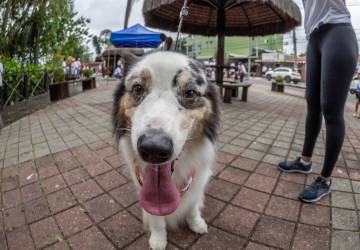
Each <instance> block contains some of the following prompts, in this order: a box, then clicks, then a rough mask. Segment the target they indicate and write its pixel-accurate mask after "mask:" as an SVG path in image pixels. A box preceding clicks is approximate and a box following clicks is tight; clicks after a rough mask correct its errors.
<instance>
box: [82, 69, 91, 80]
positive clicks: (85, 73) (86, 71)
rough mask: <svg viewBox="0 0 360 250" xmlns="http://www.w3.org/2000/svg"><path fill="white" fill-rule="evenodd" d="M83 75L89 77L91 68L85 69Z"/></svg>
mask: <svg viewBox="0 0 360 250" xmlns="http://www.w3.org/2000/svg"><path fill="white" fill-rule="evenodd" d="M83 75H84V76H85V77H87V78H89V77H91V76H92V75H93V71H92V70H91V69H85V70H84V71H83Z"/></svg>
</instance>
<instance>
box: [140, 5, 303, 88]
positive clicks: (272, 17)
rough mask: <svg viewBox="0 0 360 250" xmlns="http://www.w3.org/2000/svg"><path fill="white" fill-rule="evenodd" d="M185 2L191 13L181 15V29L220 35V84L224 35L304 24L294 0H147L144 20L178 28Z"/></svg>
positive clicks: (281, 30) (260, 32) (252, 33)
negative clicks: (181, 16)
mask: <svg viewBox="0 0 360 250" xmlns="http://www.w3.org/2000/svg"><path fill="white" fill-rule="evenodd" d="M184 3H187V6H188V12H189V14H188V15H187V16H185V17H184V18H183V19H182V25H181V26H180V27H181V32H183V33H189V34H197V35H207V36H215V35H217V36H218V50H217V71H216V81H217V83H218V84H220V85H221V84H222V81H223V66H224V45H225V44H224V43H225V41H224V37H225V36H234V35H239V36H241V35H243V36H264V35H269V34H276V33H285V32H288V31H290V30H291V29H292V28H294V27H295V26H297V25H300V24H301V12H300V9H299V7H298V6H297V5H296V4H295V3H294V2H293V1H292V0H146V1H144V6H143V14H144V17H145V24H146V25H147V26H150V27H153V28H159V29H164V30H169V31H177V30H178V28H179V21H180V20H179V19H180V15H179V14H180V13H181V10H182V8H183V5H184Z"/></svg>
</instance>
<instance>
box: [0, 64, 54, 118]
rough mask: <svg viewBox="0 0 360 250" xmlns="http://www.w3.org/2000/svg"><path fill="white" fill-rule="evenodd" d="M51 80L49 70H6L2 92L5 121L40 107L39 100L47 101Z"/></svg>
mask: <svg viewBox="0 0 360 250" xmlns="http://www.w3.org/2000/svg"><path fill="white" fill-rule="evenodd" d="M50 82H51V79H50V73H49V71H47V70H34V71H27V72H5V74H4V75H3V86H2V89H1V93H0V111H1V115H2V118H3V122H5V123H7V122H12V121H14V120H16V119H19V117H22V116H24V115H27V114H29V113H32V112H34V111H35V110H36V109H38V107H39V105H38V102H47V101H48V99H49V98H48V90H49V84H50ZM34 107H36V108H35V110H34ZM15 116H16V117H15Z"/></svg>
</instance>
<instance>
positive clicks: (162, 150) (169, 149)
mask: <svg viewBox="0 0 360 250" xmlns="http://www.w3.org/2000/svg"><path fill="white" fill-rule="evenodd" d="M137 149H138V152H139V155H140V156H141V158H142V159H143V160H144V161H146V162H149V163H155V164H157V163H164V162H166V161H168V160H170V158H171V156H172V154H173V152H174V146H173V142H172V140H171V138H170V137H169V136H168V135H167V134H166V133H164V132H163V131H161V130H159V129H148V130H146V131H145V133H144V134H143V135H141V136H140V137H139V139H138V141H137Z"/></svg>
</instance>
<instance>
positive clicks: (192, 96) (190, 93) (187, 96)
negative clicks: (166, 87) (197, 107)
mask: <svg viewBox="0 0 360 250" xmlns="http://www.w3.org/2000/svg"><path fill="white" fill-rule="evenodd" d="M197 96H198V93H197V92H196V91H195V90H187V91H185V93H184V94H183V97H184V98H185V99H195V98H196V97H197Z"/></svg>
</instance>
